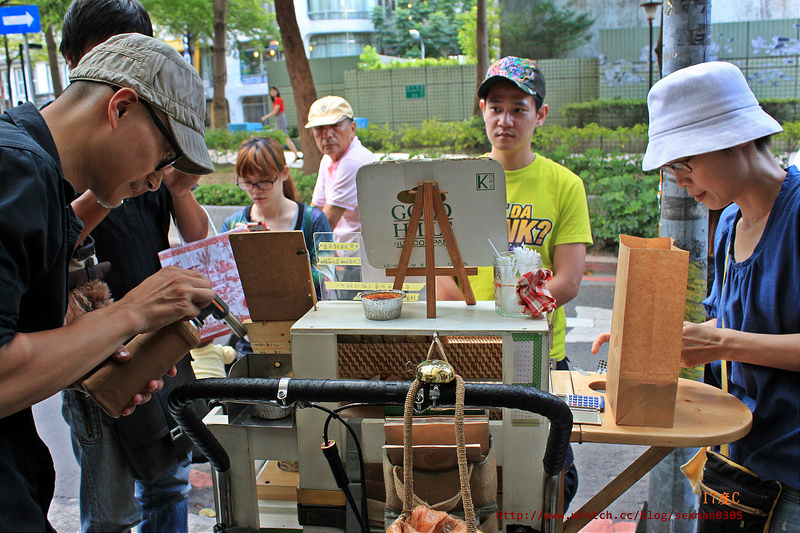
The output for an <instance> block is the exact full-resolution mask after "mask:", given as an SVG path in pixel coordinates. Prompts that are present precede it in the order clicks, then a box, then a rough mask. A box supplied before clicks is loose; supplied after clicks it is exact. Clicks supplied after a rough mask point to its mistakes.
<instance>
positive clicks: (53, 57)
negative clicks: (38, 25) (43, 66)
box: [44, 25, 64, 98]
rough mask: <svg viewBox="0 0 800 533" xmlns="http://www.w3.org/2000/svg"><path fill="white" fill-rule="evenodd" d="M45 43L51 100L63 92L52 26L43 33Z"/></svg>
mask: <svg viewBox="0 0 800 533" xmlns="http://www.w3.org/2000/svg"><path fill="white" fill-rule="evenodd" d="M44 38H45V41H46V42H47V57H48V58H49V60H50V77H51V78H52V79H53V98H58V95H60V94H61V93H62V92H64V85H63V84H62V83H61V69H60V68H58V47H57V46H56V40H55V37H53V26H52V25H48V26H47V29H46V30H45V32H44Z"/></svg>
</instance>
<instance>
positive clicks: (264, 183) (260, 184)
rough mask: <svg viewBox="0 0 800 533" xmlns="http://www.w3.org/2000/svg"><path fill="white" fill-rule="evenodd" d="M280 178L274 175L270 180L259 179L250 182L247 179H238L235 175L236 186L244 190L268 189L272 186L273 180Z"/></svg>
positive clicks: (273, 184)
mask: <svg viewBox="0 0 800 533" xmlns="http://www.w3.org/2000/svg"><path fill="white" fill-rule="evenodd" d="M279 179H280V175H278V176H275V179H272V180H261V181H257V182H255V183H250V182H247V181H239V177H238V176H237V177H236V186H237V187H239V188H240V189H242V190H243V191H244V192H252V191H253V190H254V189H256V190H259V191H269V190H270V189H272V187H274V186H275V182H276V181H278V180H279Z"/></svg>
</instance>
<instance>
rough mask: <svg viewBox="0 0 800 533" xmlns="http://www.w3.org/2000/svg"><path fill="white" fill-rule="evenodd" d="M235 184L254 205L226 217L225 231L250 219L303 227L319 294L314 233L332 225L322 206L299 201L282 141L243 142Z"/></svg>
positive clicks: (275, 227)
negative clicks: (318, 206)
mask: <svg viewBox="0 0 800 533" xmlns="http://www.w3.org/2000/svg"><path fill="white" fill-rule="evenodd" d="M236 185H237V186H238V187H239V188H240V189H242V190H243V191H245V192H246V193H247V195H248V196H249V197H250V199H251V200H252V201H253V205H250V206H248V207H245V208H243V209H242V210H240V211H238V212H236V213H234V214H233V215H231V216H229V217H228V218H226V219H225V221H224V222H223V223H222V231H228V230H231V229H233V228H235V227H237V226H241V225H245V224H247V223H248V222H260V223H261V224H263V225H264V226H265V227H266V228H267V229H270V230H275V231H287V230H302V232H303V237H304V238H305V241H306V248H308V252H309V259H310V260H311V265H312V268H311V271H312V274H313V277H314V289H315V290H316V292H317V297H319V295H320V286H319V283H320V282H319V273H318V272H317V270H316V269H315V268H314V266H313V265H314V262H315V261H314V258H315V251H314V234H315V233H327V232H330V231H331V227H330V224H328V219H327V218H326V217H325V214H324V213H323V212H322V210H321V209H319V208H317V207H311V206H309V205H307V204H304V203H302V202H299V201H298V200H297V197H298V191H297V186H296V185H295V184H294V181H293V180H292V177H291V176H290V175H289V167H288V166H287V165H286V158H285V157H284V155H283V149H282V148H281V146H280V144H278V142H277V141H275V140H274V139H269V138H264V137H252V138H250V139H248V140H246V141H244V142H243V143H242V144H241V145H240V146H239V154H238V156H237V158H236Z"/></svg>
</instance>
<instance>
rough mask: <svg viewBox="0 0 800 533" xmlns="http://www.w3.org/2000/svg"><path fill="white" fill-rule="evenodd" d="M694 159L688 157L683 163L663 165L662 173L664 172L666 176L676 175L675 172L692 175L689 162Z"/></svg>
mask: <svg viewBox="0 0 800 533" xmlns="http://www.w3.org/2000/svg"><path fill="white" fill-rule="evenodd" d="M692 157H694V156H690V157H687V158H686V159H684V160H683V161H676V162H674V163H667V164H666V165H662V166H661V172H664V173H666V174H675V171H678V170H680V171H681V172H685V173H687V174H691V173H692V167H690V166H689V161H691V160H692Z"/></svg>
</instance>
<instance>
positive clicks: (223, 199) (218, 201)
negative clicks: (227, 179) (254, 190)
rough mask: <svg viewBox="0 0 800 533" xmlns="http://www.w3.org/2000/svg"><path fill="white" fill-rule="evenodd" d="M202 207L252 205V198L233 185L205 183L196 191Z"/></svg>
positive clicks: (195, 193)
mask: <svg viewBox="0 0 800 533" xmlns="http://www.w3.org/2000/svg"><path fill="white" fill-rule="evenodd" d="M194 196H195V198H197V201H198V202H199V203H200V204H201V205H250V203H251V202H250V197H249V196H247V193H246V192H244V191H243V190H241V189H240V188H239V187H237V186H236V185H235V184H233V183H217V184H209V183H204V184H201V185H198V186H197V188H196V189H195V190H194Z"/></svg>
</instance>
